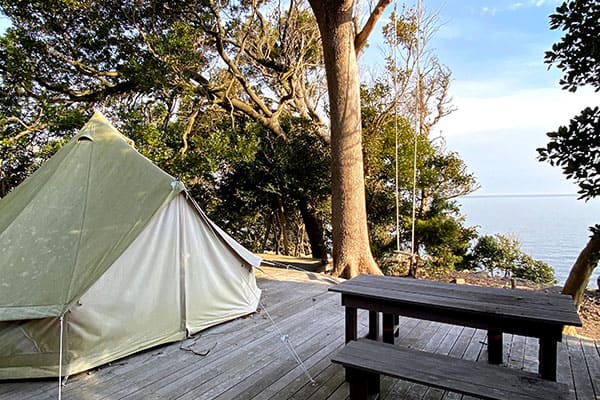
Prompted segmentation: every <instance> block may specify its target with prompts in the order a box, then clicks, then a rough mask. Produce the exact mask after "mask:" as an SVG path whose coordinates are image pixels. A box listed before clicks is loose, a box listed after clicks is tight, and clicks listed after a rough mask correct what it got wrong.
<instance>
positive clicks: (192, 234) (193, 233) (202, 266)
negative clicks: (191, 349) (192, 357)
mask: <svg viewBox="0 0 600 400" xmlns="http://www.w3.org/2000/svg"><path fill="white" fill-rule="evenodd" d="M175 201H177V202H178V204H179V207H180V209H179V215H180V216H181V217H182V218H183V219H184V221H183V222H182V224H181V225H182V227H183V229H184V234H183V249H182V250H183V251H182V254H183V256H184V258H183V260H184V261H183V263H184V265H185V268H184V270H185V291H186V296H185V299H186V326H187V329H188V332H190V333H196V332H198V331H201V330H203V329H206V328H208V327H210V326H213V325H216V324H219V323H222V322H225V321H228V320H231V319H233V318H237V317H240V316H242V315H246V314H249V313H252V312H254V311H256V308H257V306H258V301H259V298H260V289H258V287H257V286H256V280H255V277H254V270H253V265H249V263H248V261H251V262H253V263H254V261H255V260H253V259H250V260H248V257H245V258H241V257H240V255H239V254H238V253H237V251H232V250H238V249H232V248H231V246H230V243H229V241H228V240H227V238H228V237H227V236H226V237H223V236H222V234H224V233H222V231H219V230H216V229H215V226H214V225H213V224H212V222H211V221H210V220H209V219H208V218H207V217H206V216H205V215H204V214H203V213H202V212H201V211H199V210H197V209H196V207H195V205H194V204H193V203H192V201H191V200H186V199H185V198H184V196H183V195H182V196H179V197H178V198H177V199H176V200H174V202H175ZM198 216H200V218H197V217H198ZM236 244H237V242H236ZM237 245H238V246H239V244H237ZM240 247H241V246H240ZM242 249H243V251H245V252H248V251H247V250H246V249H244V248H242ZM251 256H252V257H255V256H253V255H251ZM258 260H259V262H260V259H258Z"/></svg>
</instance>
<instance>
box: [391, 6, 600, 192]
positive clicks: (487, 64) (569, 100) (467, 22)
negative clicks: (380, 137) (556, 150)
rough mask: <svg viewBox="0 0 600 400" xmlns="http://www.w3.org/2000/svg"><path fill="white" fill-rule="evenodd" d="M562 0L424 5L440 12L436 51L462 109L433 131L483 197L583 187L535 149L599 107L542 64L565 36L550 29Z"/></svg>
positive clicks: (596, 98) (597, 97)
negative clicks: (461, 163)
mask: <svg viewBox="0 0 600 400" xmlns="http://www.w3.org/2000/svg"><path fill="white" fill-rule="evenodd" d="M560 3H561V1H556V0H521V1H517V0H494V1H491V0H490V1H485V0H471V1H459V0H422V4H423V7H424V8H425V9H427V10H429V11H435V12H437V13H438V14H439V20H440V22H441V27H440V28H439V31H438V32H437V33H436V35H435V37H434V38H433V40H432V42H431V43H430V46H431V47H432V48H433V49H434V51H435V52H436V54H437V55H438V56H439V59H440V61H441V62H442V63H444V64H445V65H447V66H448V67H449V68H450V69H451V70H452V72H453V82H452V86H451V95H452V97H453V103H454V105H455V106H456V107H457V109H458V110H457V111H456V112H454V113H453V114H451V115H450V116H448V117H446V118H445V119H444V120H443V121H442V122H441V123H440V125H439V126H438V127H437V128H435V129H434V132H433V134H434V135H436V136H437V135H438V134H440V133H441V134H442V136H443V137H444V138H445V139H446V142H447V146H448V148H449V149H450V150H454V151H457V152H458V153H459V154H460V155H461V156H462V158H463V159H464V160H465V162H466V163H467V165H468V166H469V169H470V170H471V171H472V172H473V173H474V174H475V175H476V176H477V178H478V180H479V182H480V184H481V186H482V187H481V189H480V190H479V191H478V192H477V194H499V193H503V194H505V193H521V194H525V193H527V194H531V193H536V194H538V193H575V192H576V190H577V187H576V186H575V185H573V184H572V183H569V182H567V181H566V179H565V178H564V176H563V175H562V174H561V172H560V170H559V169H558V168H553V167H550V166H549V165H547V164H542V163H540V162H538V161H537V160H536V156H537V153H536V151H535V149H536V148H537V147H540V146H542V145H544V144H545V143H546V142H547V140H546V136H545V133H546V132H548V131H551V130H554V129H556V128H557V127H558V125H559V124H563V125H566V124H568V122H569V119H570V118H571V117H572V116H574V115H575V114H578V113H579V111H580V110H581V109H583V108H584V107H585V106H586V105H599V104H600V94H598V93H594V92H593V91H592V90H581V91H578V93H576V94H572V93H568V92H565V91H563V90H561V89H560V87H559V85H558V80H559V78H560V76H561V73H560V71H558V70H557V69H556V68H551V69H550V70H548V68H547V66H546V65H545V64H544V63H543V58H544V52H545V51H546V50H549V49H550V47H551V46H552V43H554V42H556V41H557V40H558V39H559V38H560V37H561V35H562V34H561V32H556V31H550V29H549V27H548V16H549V15H550V14H551V13H553V12H554V10H555V9H556V6H557V5H559V4H560ZM399 4H402V3H399ZM407 4H411V3H407ZM412 4H416V1H414V2H413V3H412Z"/></svg>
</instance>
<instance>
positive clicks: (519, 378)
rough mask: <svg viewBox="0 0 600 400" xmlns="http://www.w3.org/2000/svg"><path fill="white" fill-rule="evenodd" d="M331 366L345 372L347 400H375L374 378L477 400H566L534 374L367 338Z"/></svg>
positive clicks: (557, 386) (565, 392) (562, 390)
mask: <svg viewBox="0 0 600 400" xmlns="http://www.w3.org/2000/svg"><path fill="white" fill-rule="evenodd" d="M331 361H332V362H334V363H337V364H341V365H343V366H344V367H345V368H346V375H347V380H348V382H349V384H350V400H359V399H360V400H363V399H377V398H378V397H379V376H380V375H387V376H391V377H394V378H400V379H403V380H407V381H410V382H415V383H420V384H424V385H427V386H432V387H435V388H439V389H444V390H449V391H452V392H457V393H461V394H465V395H470V396H475V397H479V398H482V399H491V400H507V399H510V400H549V399H557V400H563V399H564V400H566V399H569V398H570V397H569V389H568V386H567V385H564V384H562V383H557V382H552V381H549V380H545V379H542V378H540V377H538V376H537V375H535V374H531V373H528V372H523V371H520V370H516V369H510V368H505V367H501V366H495V365H490V364H487V363H481V362H475V361H469V360H462V359H458V358H453V357H449V356H445V355H441V354H433V353H427V352H423V351H419V350H414V349H409V348H403V347H398V346H394V345H391V344H388V343H383V342H376V341H374V340H369V339H359V340H357V341H354V340H353V341H351V342H349V343H348V344H347V345H346V346H344V348H342V350H341V351H340V352H338V353H337V354H336V355H335V356H334V357H333V358H332V360H331Z"/></svg>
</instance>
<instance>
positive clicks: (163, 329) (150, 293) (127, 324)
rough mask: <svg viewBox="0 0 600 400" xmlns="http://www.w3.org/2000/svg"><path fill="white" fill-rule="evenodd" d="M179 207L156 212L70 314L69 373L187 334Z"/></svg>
mask: <svg viewBox="0 0 600 400" xmlns="http://www.w3.org/2000/svg"><path fill="white" fill-rule="evenodd" d="M181 197H182V196H177V197H176V199H177V198H181ZM177 208H178V207H177V202H176V200H173V201H171V202H170V203H169V204H168V205H167V207H165V208H164V209H163V210H161V211H160V212H159V213H158V214H157V215H156V216H154V217H153V218H152V220H151V221H150V222H149V224H148V226H147V227H146V228H145V229H144V230H143V231H142V232H141V234H140V235H139V236H138V237H137V238H136V239H135V240H134V241H133V242H132V243H131V245H130V246H129V247H128V248H127V250H125V252H124V253H123V254H122V255H121V256H120V257H119V258H118V259H117V261H116V262H115V263H114V264H113V265H112V266H111V267H110V268H109V269H108V270H107V271H106V272H105V273H104V275H102V277H100V279H98V281H96V283H94V285H93V286H92V287H91V288H90V289H89V290H88V291H87V292H86V293H85V294H84V295H83V296H82V297H81V300H80V301H79V302H78V303H77V304H75V305H74V306H73V307H72V308H71V311H70V312H69V313H68V314H67V320H66V321H67V330H66V343H67V350H68V353H67V357H66V360H67V364H68V369H67V374H72V373H75V372H80V371H84V370H86V369H89V368H91V367H94V366H97V365H101V364H104V363H106V362H109V361H111V360H115V359H118V358H121V357H124V356H126V355H129V354H133V353H135V352H138V351H140V350H143V349H146V348H149V347H152V346H156V345H158V344H161V343H166V342H170V341H175V340H180V339H183V338H184V337H185V331H184V330H183V329H182V323H181V321H182V312H183V310H182V307H181V292H180V290H181V289H180V288H181V284H180V281H181V264H180V257H179V248H180V240H181V238H180V232H181V226H180V219H179V218H177Z"/></svg>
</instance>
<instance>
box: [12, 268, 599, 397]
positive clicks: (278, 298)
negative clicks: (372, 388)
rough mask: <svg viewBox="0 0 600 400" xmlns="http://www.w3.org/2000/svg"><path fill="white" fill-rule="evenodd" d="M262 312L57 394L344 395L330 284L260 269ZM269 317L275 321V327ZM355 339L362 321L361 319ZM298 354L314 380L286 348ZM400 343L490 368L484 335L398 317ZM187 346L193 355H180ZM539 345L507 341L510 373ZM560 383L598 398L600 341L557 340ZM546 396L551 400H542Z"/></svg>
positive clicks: (52, 383)
mask: <svg viewBox="0 0 600 400" xmlns="http://www.w3.org/2000/svg"><path fill="white" fill-rule="evenodd" d="M257 275H258V278H259V286H260V287H261V289H262V290H263V299H262V303H263V304H264V306H265V307H266V309H267V310H268V314H267V313H266V312H265V311H262V310H261V311H260V312H258V313H257V314H254V315H252V316H249V317H246V318H242V319H238V320H236V321H232V322H229V323H226V324H223V325H220V326H217V327H214V328H211V329H208V330H206V331H203V332H201V333H199V334H197V335H195V336H194V337H193V338H191V339H189V340H186V341H184V342H181V343H173V344H169V345H164V346H160V347H157V348H154V349H151V350H148V351H145V352H142V353H139V354H136V355H134V356H131V357H128V358H125V359H122V360H120V361H116V362H113V363H112V364H110V365H107V366H103V367H101V368H97V369H95V370H92V371H90V372H88V373H82V374H79V375H77V376H73V377H71V378H69V379H68V381H67V383H66V385H65V386H64V388H63V393H62V398H63V399H65V400H71V399H72V400H74V399H85V400H87V399H111V400H112V399H114V400H116V399H140V400H141V399H150V400H152V399H181V400H183V399H261V400H267V399H315V400H322V399H329V400H338V399H342V400H343V399H346V398H347V396H348V388H347V385H346V384H345V383H344V373H343V369H342V368H341V367H340V366H339V365H334V364H332V363H331V362H330V356H331V353H332V352H335V351H336V350H337V349H338V348H340V346H342V345H343V342H344V337H343V335H344V312H343V307H342V306H341V305H340V295H339V294H337V293H328V292H327V288H328V287H329V286H330V285H332V284H335V281H334V280H333V279H332V278H329V277H326V276H323V275H319V274H313V273H304V272H299V271H292V270H282V269H274V268H263V269H262V272H258V273H257ZM269 315H270V317H271V318H272V319H273V320H274V321H275V322H276V323H277V327H274V326H273V324H272V323H271V321H270V318H269ZM359 321H360V329H361V332H360V334H364V333H366V331H367V315H366V313H362V314H360V315H359ZM286 337H288V338H289V341H290V342H291V343H292V344H293V345H294V348H295V349H296V352H297V353H298V355H299V356H300V358H301V359H302V360H303V362H304V366H305V367H306V368H307V369H308V372H309V374H310V376H311V377H312V379H314V383H311V381H310V379H309V377H308V376H307V374H305V373H304V372H303V370H302V368H300V367H299V366H298V364H297V363H296V361H295V360H294V358H293V357H292V355H291V353H290V352H289V351H288V348H287V347H286V344H285V341H284V340H282V339H285V338H286ZM397 340H399V341H400V342H401V343H402V344H405V345H410V346H412V347H415V348H419V349H422V350H427V351H432V352H438V353H443V354H449V355H452V356H455V357H460V358H465V359H470V360H481V362H487V350H486V344H485V340H486V332H485V331H481V330H476V329H472V328H464V327H460V326H452V325H445V324H441V323H436V322H429V321H419V320H414V319H409V318H401V323H400V337H399V338H398V339H397ZM185 349H190V350H193V351H186V350H185ZM537 351H538V345H537V340H536V339H531V338H525V337H522V336H513V335H505V337H504V360H505V363H506V364H508V366H510V367H511V368H521V369H524V370H527V371H531V372H536V371H537ZM558 381H559V382H564V383H567V384H568V385H569V386H570V387H571V389H572V395H573V397H572V398H573V399H574V400H575V399H577V400H594V399H596V400H599V399H600V341H596V342H594V341H591V340H585V339H579V338H574V337H565V338H564V339H563V342H562V343H561V344H559V360H558ZM57 393H58V390H57V381H56V380H33V381H14V382H1V383H0V399H1V400H38V399H56V398H57ZM382 398H383V399H384V400H393V399H436V400H440V399H448V400H450V399H461V398H463V399H465V400H467V397H461V396H460V395H455V394H453V393H444V392H442V391H440V390H437V389H430V388H428V387H426V386H421V385H416V384H410V383H406V382H403V381H399V380H394V379H389V378H384V379H382ZM548 400H550V399H548Z"/></svg>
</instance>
